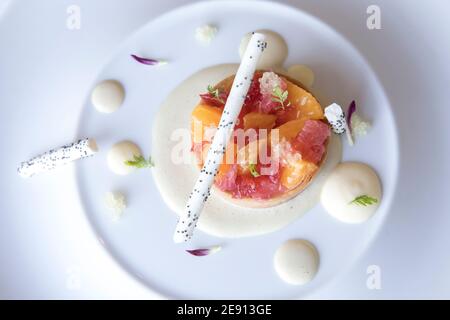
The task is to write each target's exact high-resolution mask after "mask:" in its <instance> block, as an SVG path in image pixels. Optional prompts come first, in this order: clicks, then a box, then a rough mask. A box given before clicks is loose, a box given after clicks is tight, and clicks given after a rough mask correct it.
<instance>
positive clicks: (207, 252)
mask: <svg viewBox="0 0 450 320" xmlns="http://www.w3.org/2000/svg"><path fill="white" fill-rule="evenodd" d="M221 249H222V247H221V246H213V247H211V248H206V249H193V250H186V252H187V253H189V254H192V255H193V256H196V257H204V256H209V255H210V254H214V253H217V252H219V251H220V250H221Z"/></svg>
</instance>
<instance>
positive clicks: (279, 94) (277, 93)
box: [272, 87, 289, 110]
mask: <svg viewBox="0 0 450 320" xmlns="http://www.w3.org/2000/svg"><path fill="white" fill-rule="evenodd" d="M288 95H289V92H288V91H287V90H285V91H283V90H281V88H280V87H275V88H273V91H272V101H274V102H278V103H279V104H280V105H279V106H278V107H276V108H275V109H276V110H278V109H284V108H285V105H284V103H285V102H286V100H287V98H288ZM288 106H289V104H288Z"/></svg>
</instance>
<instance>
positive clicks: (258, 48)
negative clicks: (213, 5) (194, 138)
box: [174, 33, 267, 243]
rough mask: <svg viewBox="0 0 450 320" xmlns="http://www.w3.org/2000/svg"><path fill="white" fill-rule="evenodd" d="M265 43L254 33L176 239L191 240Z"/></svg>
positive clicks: (183, 215) (263, 39) (181, 220)
mask: <svg viewBox="0 0 450 320" xmlns="http://www.w3.org/2000/svg"><path fill="white" fill-rule="evenodd" d="M266 47H267V44H266V43H265V36H264V35H262V34H259V33H254V34H253V36H252V38H251V39H250V42H249V45H248V47H247V49H246V51H245V54H244V57H243V59H242V62H241V65H240V66H239V69H238V71H237V74H236V77H235V78H234V80H233V85H232V87H231V91H230V94H229V96H228V99H227V101H226V103H225V106H224V111H223V113H222V114H221V117H220V121H219V126H218V130H217V132H216V134H215V135H214V138H213V141H212V143H211V146H210V147H209V151H208V154H207V156H206V161H205V163H204V165H203V168H202V170H201V171H200V175H199V177H198V178H197V181H196V183H195V185H194V189H193V191H192V192H191V194H190V195H189V199H188V201H187V204H186V207H185V209H184V212H183V213H182V214H181V216H180V219H179V221H178V223H177V226H176V229H175V233H174V241H175V242H177V243H178V242H182V241H188V240H189V239H191V237H192V234H193V232H194V229H195V226H196V224H197V222H198V218H199V216H200V212H201V211H202V209H203V206H204V204H205V202H206V200H207V199H208V197H209V194H210V189H211V186H212V184H213V183H214V179H215V176H216V175H217V172H218V169H219V166H220V165H221V162H222V157H223V155H224V153H225V151H226V148H227V144H228V143H229V140H230V138H231V134H232V131H233V130H232V129H233V128H234V125H235V123H236V120H237V118H238V116H239V114H240V112H241V109H242V105H243V104H244V101H245V99H246V97H247V92H248V90H249V88H250V85H251V83H252V79H253V75H254V73H255V70H256V64H257V62H258V60H259V58H260V56H261V55H262V53H263V51H264V49H265V48H266Z"/></svg>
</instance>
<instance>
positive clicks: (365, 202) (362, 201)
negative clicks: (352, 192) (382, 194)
mask: <svg viewBox="0 0 450 320" xmlns="http://www.w3.org/2000/svg"><path fill="white" fill-rule="evenodd" d="M375 203H378V199H376V198H372V197H370V196H368V195H366V194H364V195H362V196H358V197H356V198H355V199H353V201H351V202H350V204H356V205H359V206H365V207H366V206H371V205H373V204H375Z"/></svg>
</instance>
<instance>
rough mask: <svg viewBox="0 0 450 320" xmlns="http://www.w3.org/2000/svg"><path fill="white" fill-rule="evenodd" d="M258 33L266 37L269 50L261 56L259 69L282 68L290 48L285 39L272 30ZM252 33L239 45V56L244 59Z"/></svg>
mask: <svg viewBox="0 0 450 320" xmlns="http://www.w3.org/2000/svg"><path fill="white" fill-rule="evenodd" d="M256 32H258V33H262V34H264V35H265V36H266V42H267V48H266V50H264V53H263V54H262V55H261V57H260V59H259V61H258V64H257V68H258V69H270V68H273V67H278V66H281V65H282V64H283V63H284V61H285V60H286V58H287V55H288V47H287V44H286V41H284V39H283V37H282V36H281V35H279V34H278V33H276V32H273V31H270V30H258V31H256ZM251 36H252V33H248V34H246V35H245V36H244V37H243V38H242V40H241V43H240V45H239V56H240V57H241V59H242V56H243V55H244V52H245V49H247V46H248V43H249V41H250V38H251Z"/></svg>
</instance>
